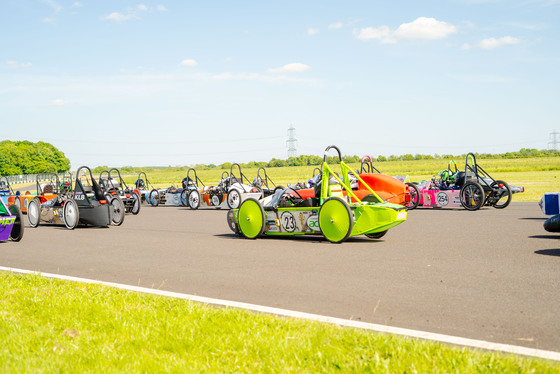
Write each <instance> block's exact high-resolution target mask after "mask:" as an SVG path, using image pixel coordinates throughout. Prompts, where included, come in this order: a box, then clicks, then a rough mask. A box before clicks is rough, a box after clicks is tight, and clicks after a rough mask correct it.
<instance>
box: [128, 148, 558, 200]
mask: <svg viewBox="0 0 560 374" xmlns="http://www.w3.org/2000/svg"><path fill="white" fill-rule="evenodd" d="M456 161H457V163H458V166H459V168H464V161H462V160H461V161H459V160H456ZM447 162H448V161H447V160H415V161H386V162H376V163H374V166H375V167H377V168H378V169H379V170H380V171H381V172H382V173H384V174H388V175H408V176H409V177H410V179H411V181H414V182H418V181H420V180H425V179H428V178H431V176H433V175H435V174H437V173H438V172H440V171H441V170H443V169H446V168H447ZM478 163H479V165H480V166H482V167H483V168H484V170H486V171H487V172H488V173H490V175H492V177H493V178H494V179H498V180H504V181H506V182H507V183H509V184H512V185H515V186H523V187H525V193H520V194H515V195H513V201H538V200H540V198H541V197H542V196H543V195H544V193H545V192H551V191H558V190H560V158H558V157H534V158H518V159H483V160H479V162H478ZM351 166H352V167H353V169H359V167H360V164H351ZM316 167H317V166H292V167H280V168H267V170H266V171H267V173H268V176H269V177H270V178H271V179H272V180H273V181H274V182H275V183H276V184H282V185H284V186H286V185H287V184H288V183H290V184H295V183H297V182H306V181H307V180H308V179H309V178H311V176H312V175H313V169H314V168H316ZM187 170H188V168H183V169H182V170H181V169H179V170H178V169H177V168H167V169H161V170H157V171H153V172H149V173H147V175H148V179H149V180H150V182H152V183H153V184H154V185H156V186H157V187H165V186H169V185H171V184H174V185H176V186H178V185H180V183H181V180H182V179H183V178H184V177H186V175H187ZM227 171H228V172H229V170H227ZM236 171H237V170H236ZM242 171H243V173H244V174H245V175H246V176H247V177H248V178H249V179H250V180H252V179H253V178H254V177H255V176H256V175H257V169H256V168H245V169H243V170H242ZM222 172H224V170H222V169H217V168H216V169H207V170H202V169H201V170H197V174H198V177H199V178H200V179H201V180H202V181H203V182H204V183H205V184H206V185H215V184H216V183H217V182H218V181H219V180H220V177H221V175H222ZM137 177H138V176H137V175H128V176H126V177H125V181H126V182H127V183H130V184H133V183H134V181H135V180H136V179H137Z"/></svg>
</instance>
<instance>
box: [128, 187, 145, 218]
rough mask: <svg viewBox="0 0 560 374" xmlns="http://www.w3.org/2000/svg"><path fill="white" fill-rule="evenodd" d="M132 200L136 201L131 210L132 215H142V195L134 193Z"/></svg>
mask: <svg viewBox="0 0 560 374" xmlns="http://www.w3.org/2000/svg"><path fill="white" fill-rule="evenodd" d="M132 200H133V201H134V203H133V204H132V208H131V209H130V213H132V214H134V215H137V214H138V213H140V208H142V202H141V199H140V195H138V194H137V193H136V192H133V193H132Z"/></svg>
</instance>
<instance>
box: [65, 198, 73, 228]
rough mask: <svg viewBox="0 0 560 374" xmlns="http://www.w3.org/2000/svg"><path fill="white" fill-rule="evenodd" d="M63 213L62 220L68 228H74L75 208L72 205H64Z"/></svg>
mask: <svg viewBox="0 0 560 374" xmlns="http://www.w3.org/2000/svg"><path fill="white" fill-rule="evenodd" d="M66 204H67V205H66V206H65V208H66V209H64V210H65V212H64V219H65V221H66V223H67V225H68V226H70V227H74V226H75V225H76V207H75V206H74V204H73V203H66Z"/></svg>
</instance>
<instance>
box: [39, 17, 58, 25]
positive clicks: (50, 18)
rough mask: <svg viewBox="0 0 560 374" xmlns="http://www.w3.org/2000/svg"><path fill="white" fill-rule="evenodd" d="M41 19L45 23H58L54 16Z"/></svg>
mask: <svg viewBox="0 0 560 374" xmlns="http://www.w3.org/2000/svg"><path fill="white" fill-rule="evenodd" d="M41 21H42V22H45V23H50V24H52V25H54V24H56V19H55V18H53V17H45V18H43V19H42V20H41Z"/></svg>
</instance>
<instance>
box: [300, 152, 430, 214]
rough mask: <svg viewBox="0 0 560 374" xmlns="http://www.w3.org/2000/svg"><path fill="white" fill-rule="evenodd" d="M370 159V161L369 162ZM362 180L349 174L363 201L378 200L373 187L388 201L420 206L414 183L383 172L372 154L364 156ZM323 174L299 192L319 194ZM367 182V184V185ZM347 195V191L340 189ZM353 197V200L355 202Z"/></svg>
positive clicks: (303, 194)
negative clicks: (372, 158) (378, 168)
mask: <svg viewBox="0 0 560 374" xmlns="http://www.w3.org/2000/svg"><path fill="white" fill-rule="evenodd" d="M368 160H369V162H368ZM358 175H359V176H360V178H361V179H362V180H358V178H356V177H354V176H353V175H349V178H350V184H351V187H352V192H353V193H354V195H355V196H356V197H358V198H359V199H360V200H363V201H369V200H371V201H372V202H377V201H376V200H377V198H376V197H374V195H372V193H371V191H370V190H369V189H368V187H369V188H371V189H372V190H373V191H375V193H376V194H377V195H378V196H379V197H381V198H382V199H383V200H385V201H386V202H388V203H393V204H398V205H402V206H404V207H406V208H407V209H414V208H416V207H417V206H418V196H419V193H418V189H417V188H416V186H414V185H413V184H408V183H403V182H401V181H400V180H398V179H397V178H394V177H391V176H389V175H385V174H381V173H380V172H379V170H377V169H376V168H375V167H374V166H373V163H372V162H371V157H370V156H364V157H363V158H362V165H361V169H360V172H359V174H358ZM320 183H321V174H316V175H314V176H313V178H311V179H310V180H309V185H310V186H311V187H312V188H305V189H298V190H297V191H298V193H299V194H300V195H301V196H302V197H303V198H304V199H305V198H307V197H317V196H319V191H320ZM336 184H337V183H336V180H335V179H334V178H333V177H332V176H331V178H330V180H329V185H336ZM365 184H367V186H366V185H365ZM340 192H341V193H342V194H343V195H346V191H344V190H342V191H340ZM354 200H355V199H354V198H353V197H351V201H352V202H354Z"/></svg>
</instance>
